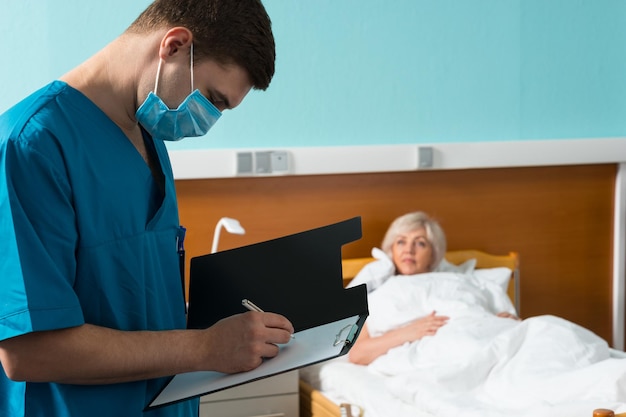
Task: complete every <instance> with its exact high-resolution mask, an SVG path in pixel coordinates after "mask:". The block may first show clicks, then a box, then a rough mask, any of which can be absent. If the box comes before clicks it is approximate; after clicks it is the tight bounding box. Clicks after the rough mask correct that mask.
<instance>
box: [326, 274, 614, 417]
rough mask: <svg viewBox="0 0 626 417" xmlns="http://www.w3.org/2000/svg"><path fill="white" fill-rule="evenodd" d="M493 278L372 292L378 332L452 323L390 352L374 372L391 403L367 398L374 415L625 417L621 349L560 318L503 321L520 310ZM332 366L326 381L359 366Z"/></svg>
mask: <svg viewBox="0 0 626 417" xmlns="http://www.w3.org/2000/svg"><path fill="white" fill-rule="evenodd" d="M491 278H492V277H489V279H485V277H481V276H479V274H477V273H476V272H472V273H470V274H459V273H428V274H420V275H415V276H394V277H390V278H388V279H387V280H386V281H385V282H384V283H383V284H382V285H380V287H378V288H377V289H376V290H375V291H373V292H372V293H371V294H369V309H370V316H369V317H368V320H367V326H368V330H369V331H370V333H371V334H372V335H376V334H380V333H382V332H385V331H386V330H389V329H391V328H394V327H397V326H402V325H404V324H405V323H407V322H408V321H410V320H413V319H416V318H419V317H423V316H425V315H427V314H429V313H430V312H432V311H433V310H434V311H437V313H438V314H442V315H447V316H449V317H450V320H449V322H448V323H447V324H446V325H444V326H443V327H442V328H440V329H439V331H438V332H437V334H436V335H435V336H429V337H425V338H423V339H422V340H420V341H416V342H412V343H406V344H404V345H402V346H399V347H396V348H394V349H391V350H390V351H389V352H388V353H387V354H385V355H383V356H381V357H379V358H378V359H376V360H375V361H374V362H373V363H372V364H370V365H369V366H368V367H367V372H368V373H370V374H372V376H373V378H375V379H377V380H378V381H381V380H382V381H384V383H383V384H382V386H383V387H385V392H384V394H381V395H380V396H379V398H385V400H384V401H385V402H386V404H384V403H376V402H375V399H374V398H370V397H368V398H367V399H366V401H367V403H368V407H365V408H366V415H367V416H369V417H386V416H389V415H390V414H388V412H389V411H390V410H393V411H394V412H395V413H397V414H395V415H394V417H401V415H403V414H404V415H406V416H409V415H421V414H419V413H422V414H424V413H429V414H432V415H434V416H438V417H445V416H458V415H463V416H477V417H478V416H480V417H490V416H494V417H495V416H498V417H500V416H506V417H518V416H519V417H521V416H524V417H527V416H528V417H531V416H532V417H538V416H550V417H557V416H563V417H576V416H580V417H589V416H590V415H591V413H592V411H593V409H594V408H612V409H615V410H616V411H619V412H623V411H626V359H619V358H616V357H612V352H614V351H612V350H611V349H610V348H609V346H608V345H607V343H606V342H605V341H604V340H603V339H601V338H600V337H598V336H597V335H595V334H594V333H592V332H591V331H589V330H587V329H584V328H583V327H581V326H578V325H576V324H574V323H572V322H569V321H567V320H564V319H561V318H558V317H555V316H540V317H533V318H528V319H526V320H524V321H516V320H512V319H508V318H499V317H496V316H495V313H497V312H500V311H509V312H514V309H513V307H512V305H511V303H510V301H509V299H508V297H507V296H506V294H505V292H504V290H503V288H505V286H504V285H502V281H501V280H493V279H491ZM613 356H615V355H613ZM328 366H329V369H328V370H325V371H324V372H326V373H327V374H328V375H329V376H328V377H329V378H330V377H332V375H333V372H334V371H333V369H332V366H335V370H338V371H339V372H345V371H347V370H349V369H350V367H351V366H352V367H356V365H352V364H347V363H345V362H344V363H341V362H340V361H337V362H336V363H335V364H332V363H331V364H329V365H328ZM335 376H337V372H335ZM322 377H324V376H323V375H322ZM324 378H326V377H324ZM381 378H382V379H381ZM327 386H329V387H333V386H334V388H335V389H338V387H337V384H333V383H330V384H327ZM390 398H393V401H391V400H390ZM347 399H348V400H350V398H349V395H348V398H347ZM359 399H360V400H363V396H360V398H359ZM392 403H394V404H393V405H392Z"/></svg>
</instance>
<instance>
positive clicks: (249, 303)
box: [241, 298, 264, 313]
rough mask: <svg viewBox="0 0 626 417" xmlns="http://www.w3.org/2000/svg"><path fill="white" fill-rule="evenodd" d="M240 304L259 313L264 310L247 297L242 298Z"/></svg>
mask: <svg viewBox="0 0 626 417" xmlns="http://www.w3.org/2000/svg"><path fill="white" fill-rule="evenodd" d="M241 305H243V306H244V307H245V308H247V309H248V310H250V311H258V312H259V313H263V312H264V311H263V310H261V309H260V308H259V307H257V306H256V304H254V303H253V302H252V301H250V300H248V299H247V298H244V299H243V300H241Z"/></svg>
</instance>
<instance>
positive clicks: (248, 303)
mask: <svg viewBox="0 0 626 417" xmlns="http://www.w3.org/2000/svg"><path fill="white" fill-rule="evenodd" d="M241 305H242V306H244V307H245V308H247V309H248V310H250V311H258V312H259V313H264V311H263V310H261V309H260V308H259V307H258V306H257V305H256V304H254V303H253V302H252V301H250V300H248V299H247V298H244V299H243V300H241ZM291 338H292V339H295V338H296V336H295V335H293V334H292V335H291Z"/></svg>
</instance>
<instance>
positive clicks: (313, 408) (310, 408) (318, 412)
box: [299, 250, 626, 417]
mask: <svg viewBox="0 0 626 417" xmlns="http://www.w3.org/2000/svg"><path fill="white" fill-rule="evenodd" d="M446 259H447V260H448V261H449V262H451V263H453V264H455V265H460V264H462V263H463V262H465V261H467V260H470V259H476V268H495V267H507V268H509V269H511V271H512V273H511V281H510V282H509V288H508V294H509V297H510V298H511V300H512V301H513V302H514V304H515V307H516V309H517V311H519V306H520V297H519V282H520V276H519V255H518V254H517V252H509V253H508V255H493V254H488V253H485V252H482V251H478V250H459V251H449V252H447V253H446ZM373 260H374V258H348V259H344V260H342V272H343V283H344V287H345V286H346V285H347V284H348V283H349V282H350V281H351V280H352V279H353V278H354V277H355V276H356V274H357V273H358V272H359V271H360V270H361V269H362V268H363V267H364V266H365V265H367V264H368V263H370V262H372V261H373ZM299 393H300V417H360V416H355V415H352V414H351V412H350V407H349V405H339V404H336V403H334V402H333V401H331V400H329V399H328V398H327V397H326V396H324V394H322V393H321V392H320V391H319V390H317V389H315V388H313V387H312V386H311V385H310V384H309V383H307V382H306V381H304V380H302V379H301V380H300V381H299ZM364 411H366V410H364ZM366 414H367V413H365V415H366ZM590 415H591V412H590ZM593 417H626V413H623V414H614V413H613V412H612V411H611V410H606V409H597V410H593Z"/></svg>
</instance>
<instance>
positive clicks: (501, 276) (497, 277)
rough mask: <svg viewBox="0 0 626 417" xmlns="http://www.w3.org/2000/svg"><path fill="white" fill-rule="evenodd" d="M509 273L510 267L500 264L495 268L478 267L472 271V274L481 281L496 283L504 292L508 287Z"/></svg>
mask: <svg viewBox="0 0 626 417" xmlns="http://www.w3.org/2000/svg"><path fill="white" fill-rule="evenodd" d="M511 273H512V271H511V269H509V268H506V267H504V266H501V267H497V268H478V269H476V270H475V271H474V276H475V277H476V278H478V279H479V280H481V281H489V282H492V283H494V284H497V285H498V286H499V287H500V288H502V291H504V292H505V293H506V292H507V290H508V289H509V281H510V280H511Z"/></svg>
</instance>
